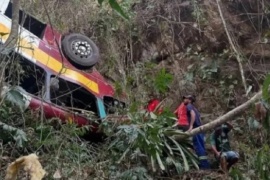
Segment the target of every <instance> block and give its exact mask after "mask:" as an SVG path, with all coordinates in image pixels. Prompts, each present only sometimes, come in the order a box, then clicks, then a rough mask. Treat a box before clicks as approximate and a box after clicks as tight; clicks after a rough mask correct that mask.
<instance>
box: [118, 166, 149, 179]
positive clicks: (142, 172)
mask: <svg viewBox="0 0 270 180" xmlns="http://www.w3.org/2000/svg"><path fill="white" fill-rule="evenodd" d="M117 178H119V179H121V180H149V179H151V178H150V176H149V175H148V174H147V170H146V169H145V168H143V167H135V168H132V169H129V170H126V171H124V172H122V173H121V174H120V175H118V176H117Z"/></svg>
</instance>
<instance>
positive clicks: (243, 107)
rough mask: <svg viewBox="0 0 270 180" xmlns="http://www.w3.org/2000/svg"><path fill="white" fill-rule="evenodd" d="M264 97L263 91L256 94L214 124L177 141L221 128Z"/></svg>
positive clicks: (196, 130)
mask: <svg viewBox="0 0 270 180" xmlns="http://www.w3.org/2000/svg"><path fill="white" fill-rule="evenodd" d="M261 97H262V91H260V92H258V93H257V94H255V95H254V96H253V97H252V98H251V99H250V100H248V101H247V102H245V103H243V104H242V105H240V106H238V107H236V108H235V109H233V110H231V111H229V112H228V113H226V114H224V115H223V116H221V117H219V118H217V119H215V120H213V121H212V122H209V123H207V124H205V125H202V126H200V127H198V128H195V129H193V130H192V131H190V132H187V133H186V134H185V135H184V136H177V137H176V139H177V140H181V139H184V138H186V137H190V136H194V135H196V134H198V133H201V132H206V131H208V130H213V129H214V128H215V127H217V126H220V125H221V124H223V123H225V122H227V121H231V120H232V119H233V118H234V117H235V116H237V115H239V114H241V113H243V112H244V111H245V110H247V109H248V108H249V107H250V106H251V105H252V104H254V103H255V102H256V101H257V100H258V99H260V98H261Z"/></svg>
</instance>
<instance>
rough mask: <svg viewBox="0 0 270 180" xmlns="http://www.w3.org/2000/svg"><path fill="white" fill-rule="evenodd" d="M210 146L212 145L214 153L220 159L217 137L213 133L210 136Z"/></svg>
mask: <svg viewBox="0 0 270 180" xmlns="http://www.w3.org/2000/svg"><path fill="white" fill-rule="evenodd" d="M210 144H211V149H212V150H213V151H214V153H215V155H216V156H217V157H219V155H220V152H219V151H218V150H217V147H216V141H215V135H214V133H212V134H211V135H210Z"/></svg>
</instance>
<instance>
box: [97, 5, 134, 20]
mask: <svg viewBox="0 0 270 180" xmlns="http://www.w3.org/2000/svg"><path fill="white" fill-rule="evenodd" d="M103 2H104V0H98V3H99V4H100V5H102V3H103ZM108 3H109V4H110V6H111V8H112V9H114V10H115V11H116V12H118V13H119V14H120V15H121V16H122V17H124V18H125V19H129V17H128V16H127V15H126V13H124V11H123V10H122V8H121V6H120V5H119V4H118V2H117V1H116V0H108Z"/></svg>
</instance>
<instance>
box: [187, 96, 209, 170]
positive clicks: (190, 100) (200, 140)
mask: <svg viewBox="0 0 270 180" xmlns="http://www.w3.org/2000/svg"><path fill="white" fill-rule="evenodd" d="M183 98H184V100H185V101H187V106H186V107H187V116H188V120H189V128H188V131H191V130H192V129H193V128H197V127H199V126H201V116H200V113H199V111H198V110H197V109H196V108H195V107H194V105H193V104H194V102H195V101H196V99H195V96H193V95H187V96H184V97H183ZM192 142H193V147H194V150H195V152H196V154H197V156H198V157H199V160H200V164H199V167H200V169H208V168H209V167H210V166H209V162H208V160H207V156H206V151H205V146H204V134H203V133H199V134H197V135H195V136H193V137H192Z"/></svg>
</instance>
